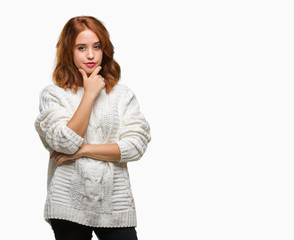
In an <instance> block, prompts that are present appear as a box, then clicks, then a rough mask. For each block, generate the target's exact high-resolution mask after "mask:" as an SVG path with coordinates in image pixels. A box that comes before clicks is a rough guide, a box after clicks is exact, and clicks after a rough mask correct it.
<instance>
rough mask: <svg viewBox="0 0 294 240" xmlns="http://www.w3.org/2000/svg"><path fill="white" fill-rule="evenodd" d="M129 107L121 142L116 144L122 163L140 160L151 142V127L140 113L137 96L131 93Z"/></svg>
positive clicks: (123, 125) (125, 113) (124, 116)
mask: <svg viewBox="0 0 294 240" xmlns="http://www.w3.org/2000/svg"><path fill="white" fill-rule="evenodd" d="M128 92H129V96H128V101H127V107H126V109H125V112H124V114H123V121H122V128H121V131H120V135H119V140H118V141H117V142H116V143H117V144H118V146H119V148H120V153H121V158H120V162H130V161H136V160H139V159H140V158H141V157H142V156H143V154H144V152H145V150H146V148H147V146H148V143H149V142H150V141H151V135H150V126H149V124H148V122H147V121H146V120H145V117H144V115H143V114H142V113H141V112H140V107H139V103H138V101H137V98H136V96H135V95H134V94H133V93H132V92H130V91H128Z"/></svg>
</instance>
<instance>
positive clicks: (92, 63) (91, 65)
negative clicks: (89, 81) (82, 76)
mask: <svg viewBox="0 0 294 240" xmlns="http://www.w3.org/2000/svg"><path fill="white" fill-rule="evenodd" d="M85 65H86V66H87V67H90V68H92V67H94V66H95V65H96V63H95V62H87V63H85Z"/></svg>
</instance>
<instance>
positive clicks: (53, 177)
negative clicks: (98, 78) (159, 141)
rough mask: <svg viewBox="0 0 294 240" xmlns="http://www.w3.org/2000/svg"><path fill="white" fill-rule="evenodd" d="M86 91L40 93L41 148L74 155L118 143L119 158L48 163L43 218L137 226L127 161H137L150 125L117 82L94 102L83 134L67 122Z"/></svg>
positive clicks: (130, 94) (53, 88)
mask: <svg viewBox="0 0 294 240" xmlns="http://www.w3.org/2000/svg"><path fill="white" fill-rule="evenodd" d="M83 94H84V89H83V88H79V90H78V92H77V93H74V92H73V91H72V90H64V89H62V88H60V87H58V86H56V85H48V86H46V87H45V88H44V89H42V91H41V93H40V107H39V108H40V109H39V110H40V114H39V116H38V117H37V119H36V121H35V128H36V130H37V132H38V134H39V136H40V139H41V141H42V143H43V145H44V147H45V148H46V149H47V150H48V151H49V154H51V153H52V152H53V150H55V151H58V152H62V153H66V154H73V153H75V152H76V151H77V150H78V149H79V148H80V147H81V146H82V145H83V144H85V143H89V144H103V143H117V144H118V146H119V148H120V151H121V159H120V161H119V162H103V161H98V160H94V159H91V158H85V157H83V158H80V159H77V160H76V161H74V162H71V163H69V164H64V165H61V166H60V167H56V165H55V162H54V161H53V160H49V166H48V194H47V199H46V204H45V210H44V216H45V219H46V220H48V219H50V218H58V219H65V220H69V221H73V222H77V223H80V224H83V225H87V226H94V227H131V226H136V225H137V220H136V210H135V204H134V199H133V195H132V191H131V185H130V179H129V174H128V169H127V162H130V161H136V160H139V159H140V158H141V157H142V156H143V154H144V152H145V151H146V148H147V146H148V143H149V142H150V140H151V136H150V128H149V124H148V122H147V121H146V120H145V117H144V115H143V114H142V113H141V112H140V109H139V104H138V101H137V99H136V96H135V95H134V93H133V92H132V91H131V90H130V89H129V88H128V87H127V86H125V85H122V84H117V85H116V86H115V87H114V88H113V90H112V91H111V92H110V93H109V94H106V92H105V89H103V90H102V91H101V93H100V95H99V96H98V97H97V99H96V100H95V103H94V105H93V108H92V113H91V117H90V120H89V125H88V128H87V132H86V134H85V136H84V138H82V137H80V136H79V135H78V134H76V133H75V132H74V131H73V130H71V129H70V128H69V127H67V126H66V124H67V122H68V121H69V120H70V119H71V117H72V116H73V114H74V113H75V111H76V109H77V107H78V105H79V103H80V101H81V99H82V96H83Z"/></svg>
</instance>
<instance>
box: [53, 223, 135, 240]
mask: <svg viewBox="0 0 294 240" xmlns="http://www.w3.org/2000/svg"><path fill="white" fill-rule="evenodd" d="M51 226H52V229H53V231H54V234H55V239H56V240H90V239H92V232H93V231H94V233H95V234H96V236H97V238H98V239H99V240H138V239H137V232H136V229H135V227H125V228H95V227H88V226H84V225H81V224H78V223H74V222H70V221H66V220H60V219H51Z"/></svg>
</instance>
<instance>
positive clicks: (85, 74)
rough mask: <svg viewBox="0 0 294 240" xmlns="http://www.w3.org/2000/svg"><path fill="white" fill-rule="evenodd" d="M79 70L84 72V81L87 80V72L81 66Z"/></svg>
mask: <svg viewBox="0 0 294 240" xmlns="http://www.w3.org/2000/svg"><path fill="white" fill-rule="evenodd" d="M79 72H80V73H81V74H82V77H83V79H84V81H86V80H87V79H88V77H87V73H86V72H85V71H84V70H83V69H81V68H80V69H79Z"/></svg>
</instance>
